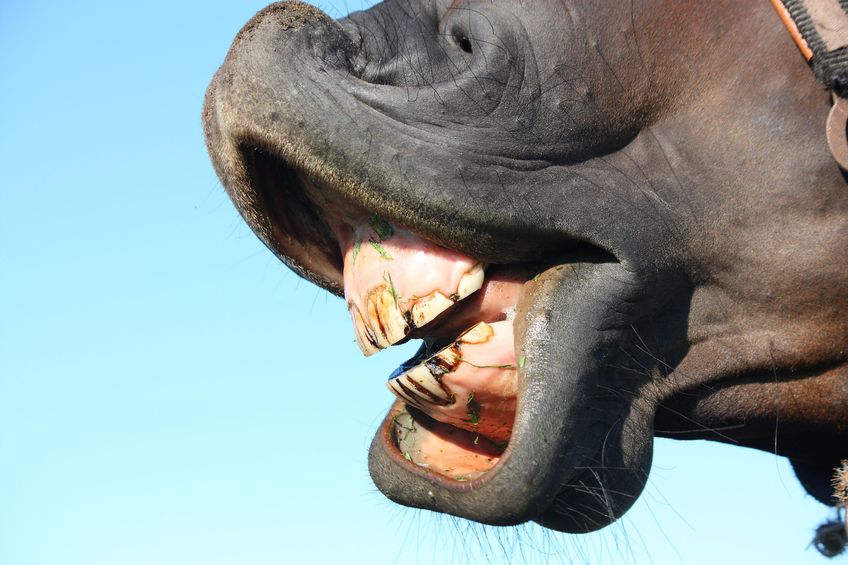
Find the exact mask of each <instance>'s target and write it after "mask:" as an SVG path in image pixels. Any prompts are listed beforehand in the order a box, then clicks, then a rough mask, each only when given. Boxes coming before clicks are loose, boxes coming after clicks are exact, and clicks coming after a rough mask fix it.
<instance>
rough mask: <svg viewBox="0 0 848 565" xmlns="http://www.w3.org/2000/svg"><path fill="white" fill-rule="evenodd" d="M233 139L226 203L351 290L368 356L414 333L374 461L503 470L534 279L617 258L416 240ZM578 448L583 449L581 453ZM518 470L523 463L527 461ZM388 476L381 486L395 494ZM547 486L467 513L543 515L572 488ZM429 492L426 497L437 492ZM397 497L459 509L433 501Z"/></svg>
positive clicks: (520, 401) (455, 473)
mask: <svg viewBox="0 0 848 565" xmlns="http://www.w3.org/2000/svg"><path fill="white" fill-rule="evenodd" d="M241 148H242V149H241V151H240V153H241V155H242V159H243V163H244V167H245V169H246V174H247V177H248V178H249V179H250V180H249V183H247V185H246V186H242V187H240V189H239V190H240V191H241V192H240V194H239V195H238V196H237V197H235V198H234V199H235V200H236V201H237V202H241V203H242V206H244V205H245V204H244V203H245V202H249V206H250V207H251V209H253V210H254V212H256V211H258V215H259V217H261V218H262V220H260V221H259V222H258V223H259V224H260V225H254V226H253V227H254V229H255V230H256V231H257V232H258V233H261V232H262V229H263V228H267V230H268V231H267V232H266V233H268V234H269V235H268V236H267V237H266V243H268V244H269V246H270V247H271V248H272V249H273V250H274V251H275V252H276V253H277V254H278V255H279V256H280V257H282V258H283V259H284V260H285V261H286V262H287V263H289V264H294V266H295V267H296V269H298V272H300V274H305V275H307V276H311V278H312V279H313V280H314V281H315V282H317V283H318V284H320V285H322V286H324V287H325V288H327V289H328V290H330V291H332V292H334V293H336V294H341V295H343V296H344V297H345V302H346V305H347V308H348V311H349V313H350V316H351V323H352V327H353V333H354V335H355V338H356V341H357V344H358V345H359V347H360V349H361V351H362V353H363V354H364V355H372V354H375V353H377V352H379V351H380V350H382V349H384V348H387V347H391V346H392V345H395V344H400V343H404V342H406V341H408V340H410V339H420V340H422V345H421V347H420V349H419V351H418V353H416V354H415V355H414V356H413V358H412V359H410V360H408V361H407V362H405V363H404V364H403V365H402V366H401V367H399V368H398V369H397V370H396V371H395V372H394V373H393V374H392V375H390V376H389V379H388V382H387V387H388V389H389V390H390V391H391V392H392V393H393V394H394V395H395V396H396V397H397V401H396V402H395V404H394V405H393V407H392V408H391V410H390V412H389V414H388V415H387V417H386V419H385V420H384V423H383V425H382V426H381V429H380V431H379V432H378V434H377V436H376V438H375V441H374V444H373V446H372V466H373V465H378V466H380V465H384V464H387V462H388V464H390V465H393V466H394V467H396V468H398V469H401V472H402V473H406V474H409V475H414V476H417V477H418V478H419V479H420V480H421V481H423V484H438V485H439V487H440V488H441V489H444V490H446V491H454V492H456V493H467V492H471V491H473V490H474V489H475V488H480V487H481V486H483V485H484V484H486V483H487V482H490V481H491V479H492V478H493V477H495V476H499V475H507V474H508V473H507V472H504V468H505V467H508V465H506V463H507V462H508V459H509V458H510V456H511V454H512V452H513V451H514V450H513V445H512V443H513V440H514V427H515V423H516V417H517V415H518V414H519V413H520V412H521V411H522V410H525V409H526V408H524V407H523V405H524V404H527V402H525V401H526V398H527V397H528V396H530V395H532V394H536V393H537V391H533V390H532V388H533V387H532V386H528V385H527V383H523V382H522V372H523V371H524V369H525V365H527V364H528V362H529V361H528V357H527V355H526V354H524V353H523V352H522V344H523V342H524V341H526V335H528V334H532V333H533V331H534V330H533V328H532V327H531V326H532V325H533V323H534V322H533V320H534V319H536V318H538V314H536V315H535V318H534V315H533V314H531V313H530V312H529V310H532V309H533V308H532V307H531V306H528V305H532V304H533V302H534V300H535V296H534V294H535V293H536V292H537V291H538V286H539V284H540V282H539V281H540V279H541V280H542V281H544V280H547V281H551V280H554V281H556V280H559V279H562V278H563V277H569V276H575V274H579V269H578V268H577V266H580V265H586V264H611V263H615V261H614V259H613V258H612V257H611V256H610V255H609V254H607V253H605V252H603V251H601V250H600V249H598V248H595V247H593V246H591V245H587V244H580V243H575V244H574V245H573V246H571V247H569V248H568V249H567V250H565V251H564V252H563V254H562V255H561V256H558V257H557V258H556V261H553V262H543V261H528V262H522V263H511V264H494V263H486V262H484V261H482V260H479V259H477V258H474V257H470V256H468V255H464V254H463V253H460V252H458V251H453V250H451V249H448V248H445V247H442V246H440V245H437V244H435V243H432V242H430V241H428V240H426V239H424V238H422V237H420V236H418V235H416V234H415V233H414V232H412V231H410V230H409V229H407V228H405V227H404V226H401V225H399V224H398V223H395V222H391V221H389V220H388V219H386V218H385V217H384V216H382V215H381V214H380V213H379V212H377V211H373V210H369V209H366V208H364V207H362V206H361V205H359V204H358V203H356V202H354V201H351V200H350V199H348V198H347V197H345V196H344V195H343V194H342V193H341V191H339V190H337V189H336V187H334V186H333V183H332V182H327V181H326V180H325V179H323V178H319V177H318V176H317V175H313V174H308V173H306V172H304V171H302V170H298V169H296V168H294V167H292V166H290V165H289V164H288V162H287V161H286V160H285V159H283V158H281V157H278V156H276V155H274V154H272V153H270V152H268V151H264V150H260V149H256V148H255V146H253V145H249V144H242V146H241ZM245 215H246V217H248V219H249V221H250V217H251V216H249V215H247V214H245ZM578 278H579V277H578ZM541 284H544V283H541ZM548 284H550V282H549V283H548ZM542 293H543V294H544V292H542ZM522 320H523V321H522ZM529 349H532V348H528V350H529ZM528 388H529V389H530V391H529V392H528ZM551 417H555V415H553V414H552V415H551ZM544 419H545V415H543V420H544ZM566 421H567V419H566ZM534 425H538V424H534ZM558 433H559V432H558V431H557V430H555V429H550V430H549V429H536V430H534V434H536V437H534V441H538V439H539V438H542V441H543V442H548V441H551V442H552V443H553V438H554V437H555V436H556V435H557V434H558ZM548 434H550V436H548ZM524 435H525V436H526V432H525V433H524ZM519 441H520V440H519ZM524 441H525V442H526V441H527V440H524ZM599 443H600V442H599ZM556 450H557V448H556V446H550V451H551V458H553V459H557V458H558V456H557V455H556ZM575 451H576V455H575V456H576V457H578V458H579V457H582V456H584V455H585V454H583V453H582V452H580V451H579V450H575ZM375 452H379V456H376V457H375ZM374 461H380V462H379V463H375V462H374ZM521 465H522V467H527V465H526V462H522V463H521ZM540 465H542V463H540ZM531 467H532V465H531ZM372 471H373V469H372ZM380 474H381V476H382V475H383V473H380ZM539 474H540V476H541V475H543V473H539ZM559 480H562V479H559ZM390 483H391V480H389V481H388V482H387V483H384V484H382V485H380V484H379V482H378V485H379V486H380V487H381V489H382V490H384V492H386V494H388V495H389V496H390V497H392V498H395V496H393V489H392V486H391V484H390ZM549 483H550V484H548V485H546V487H545V488H541V487H540V486H539V485H536V486H535V487H532V486H531V488H536V490H537V492H535V493H534V496H532V497H525V498H527V499H528V500H532V501H533V502H532V506H528V508H527V509H525V510H523V511H521V512H506V513H501V514H499V515H497V518H494V519H493V518H485V517H484V518H482V519H480V518H475V519H480V520H481V521H487V522H490V523H503V524H506V523H518V522H522V521H525V520H527V519H536V520H541V519H542V516H543V515H544V514H545V512H546V511H547V512H549V513H550V512H551V511H549V509H548V507H550V506H553V507H554V508H555V509H554V510H553V511H552V512H553V513H555V514H556V513H561V512H562V510H561V509H562V508H563V507H565V508H573V505H572V506H563V505H562V504H560V505H559V506H557V505H556V504H552V501H554V500H555V499H556V498H557V497H558V496H560V491H563V490H573V489H570V488H569V489H563V487H564V485H562V484H558V482H557V480H551V481H549ZM578 484H579V483H578ZM403 488H404V489H406V488H407V487H406V486H404V487H403ZM590 488H591V487H588V486H587V487H586V489H590ZM546 491H547V496H545V492H546ZM587 492H589V494H590V495H593V496H594V494H593V493H591V491H589V490H587ZM423 496H424V497H425V498H427V497H430V498H432V497H433V493H432V491H427V492H426V494H424V495H423ZM397 498H401V499H402V502H404V503H405V504H410V503H411V504H413V505H418V506H423V507H432V506H434V505H435V506H437V508H436V509H439V510H440V511H448V512H451V513H460V512H456V511H452V510H451V509H450V508H449V507H446V506H445V505H444V504H441V503H439V502H438V501H433V502H432V504H429V503H428V502H425V501H418V502H416V501H410V500H409V499H408V498H406V495H404V496H403V497H397ZM462 514H464V512H463V513H462ZM578 514H579V512H578ZM578 518H579V520H580V522H581V525H580V526H577V527H576V529H592V528H594V527H599V526H600V525H603V524H604V523H605V522H607V521H609V519H610V516H608V515H607V516H598V517H597V519H593V518H592V517H591V516H589V517H587V516H586V515H585V514H584V515H583V516H578ZM546 521H547V522H548V524H547V525H550V523H551V522H554V524H553V527H560V528H561V529H574V526H572V525H561V524H560V525H557V524H556V523H555V522H556V520H551V519H547V520H546Z"/></svg>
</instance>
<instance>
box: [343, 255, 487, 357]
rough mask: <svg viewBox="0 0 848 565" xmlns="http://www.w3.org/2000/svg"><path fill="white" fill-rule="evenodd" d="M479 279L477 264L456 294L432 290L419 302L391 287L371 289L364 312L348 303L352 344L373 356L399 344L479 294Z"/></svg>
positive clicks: (480, 269) (481, 275)
mask: <svg viewBox="0 0 848 565" xmlns="http://www.w3.org/2000/svg"><path fill="white" fill-rule="evenodd" d="M483 279H484V266H483V263H477V264H476V265H474V266H473V267H472V268H471V269H470V270H469V271H468V272H467V273H465V274H464V275H462V277H461V278H460V280H459V284H458V285H457V289H456V293H455V294H454V295H452V296H450V297H448V296H445V295H444V294H442V293H441V292H440V291H438V290H434V291H433V292H431V293H430V294H428V295H426V296H423V297H420V298H411V299H406V298H403V297H399V296H398V295H397V292H396V291H395V289H394V287H393V286H390V284H391V283H389V284H382V285H380V286H378V287H377V288H374V289H372V290H371V291H370V292H369V293H368V296H367V298H366V301H365V309H366V311H365V312H360V311H359V308H358V307H357V306H356V305H355V304H354V303H353V302H349V303H348V308H349V310H350V315H351V317H352V318H353V325H354V328H355V332H356V343H357V344H358V345H359V348H360V349H361V350H362V353H364V354H365V355H373V354H374V353H376V352H377V351H379V350H380V349H385V348H386V347H389V346H391V345H393V344H395V343H397V342H399V341H400V340H402V339H403V338H405V337H406V336H407V335H408V334H409V332H411V331H412V330H414V329H415V328H421V327H423V326H425V325H427V324H428V323H430V322H431V321H433V320H434V319H435V318H436V317H438V316H439V315H440V314H441V313H442V312H444V311H445V310H447V309H448V308H450V307H451V306H453V305H454V304H455V303H456V302H458V301H460V300H462V299H463V298H466V297H467V296H469V295H471V294H473V293H474V292H476V291H477V290H479V289H480V287H482V286H483ZM388 280H389V281H391V278H389V279H388Z"/></svg>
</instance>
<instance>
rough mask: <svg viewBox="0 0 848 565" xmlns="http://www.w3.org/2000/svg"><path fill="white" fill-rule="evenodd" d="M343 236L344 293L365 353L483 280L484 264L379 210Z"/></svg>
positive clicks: (416, 324)
mask: <svg viewBox="0 0 848 565" xmlns="http://www.w3.org/2000/svg"><path fill="white" fill-rule="evenodd" d="M347 239H348V240H347V241H343V242H342V252H343V254H344V285H345V299H346V300H347V305H348V310H349V311H350V315H351V318H352V319H353V325H354V330H355V332H356V342H357V343H358V344H359V348H360V349H361V350H362V352H363V353H364V354H365V355H372V354H374V353H376V352H377V351H379V350H380V349H384V348H386V347H389V346H390V345H393V344H395V343H397V342H399V341H401V340H403V339H404V338H406V337H407V335H409V333H410V332H412V331H413V330H415V329H416V328H422V327H424V326H426V325H427V324H429V323H430V322H432V321H433V320H434V319H436V318H437V317H438V316H439V315H440V314H442V313H443V312H444V311H445V310H447V309H449V308H451V307H452V306H453V305H454V304H456V303H457V302H459V301H460V300H462V299H463V298H466V297H467V296H469V295H471V294H472V293H474V292H475V291H477V290H479V288H480V287H481V286H482V284H483V264H482V263H479V262H477V261H475V260H474V259H471V258H470V257H466V256H464V255H461V254H459V253H456V252H454V251H450V250H448V249H445V248H444V247H439V246H438V245H435V244H432V243H429V242H427V241H425V240H423V239H421V238H419V237H417V236H415V235H414V234H412V233H410V232H408V231H406V230H402V229H400V228H397V227H394V226H392V225H390V224H389V223H387V222H386V221H385V220H383V219H382V218H380V217H379V216H372V218H371V219H370V221H369V222H368V223H366V224H361V225H359V226H357V227H355V228H354V229H353V232H352V237H350V238H347Z"/></svg>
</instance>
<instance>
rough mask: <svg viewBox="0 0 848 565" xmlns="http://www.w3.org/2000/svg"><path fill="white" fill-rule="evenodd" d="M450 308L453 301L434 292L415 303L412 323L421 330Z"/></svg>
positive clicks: (436, 291)
mask: <svg viewBox="0 0 848 565" xmlns="http://www.w3.org/2000/svg"><path fill="white" fill-rule="evenodd" d="M451 306H453V301H452V300H451V299H450V298H448V297H447V296H445V295H444V294H442V293H441V292H439V291H438V290H434V291H433V292H431V293H430V294H428V295H427V296H425V297H423V298H419V299H418V301H416V302H415V305H413V307H412V323H414V324H415V327H416V328H422V327H424V326H426V325H427V324H428V323H430V322H431V321H433V320H434V319H435V318H436V317H437V316H438V315H439V314H441V313H442V312H444V311H445V310H447V309H448V308H450V307H451Z"/></svg>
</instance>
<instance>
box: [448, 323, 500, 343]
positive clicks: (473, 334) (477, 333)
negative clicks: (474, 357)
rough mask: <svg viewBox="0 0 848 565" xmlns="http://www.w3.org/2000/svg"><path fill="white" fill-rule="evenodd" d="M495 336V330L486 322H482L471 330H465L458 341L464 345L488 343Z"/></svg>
mask: <svg viewBox="0 0 848 565" xmlns="http://www.w3.org/2000/svg"><path fill="white" fill-rule="evenodd" d="M494 335H495V330H493V329H492V326H490V325H489V324H487V323H486V322H480V323H479V324H477V325H475V326H472V327H471V328H469V329H467V330H465V331H464V332H462V333H461V334H460V336H459V337H458V338H457V341H461V342H462V343H469V344H473V343H486V342H487V341H489V340H490V339H492V336H494Z"/></svg>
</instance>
